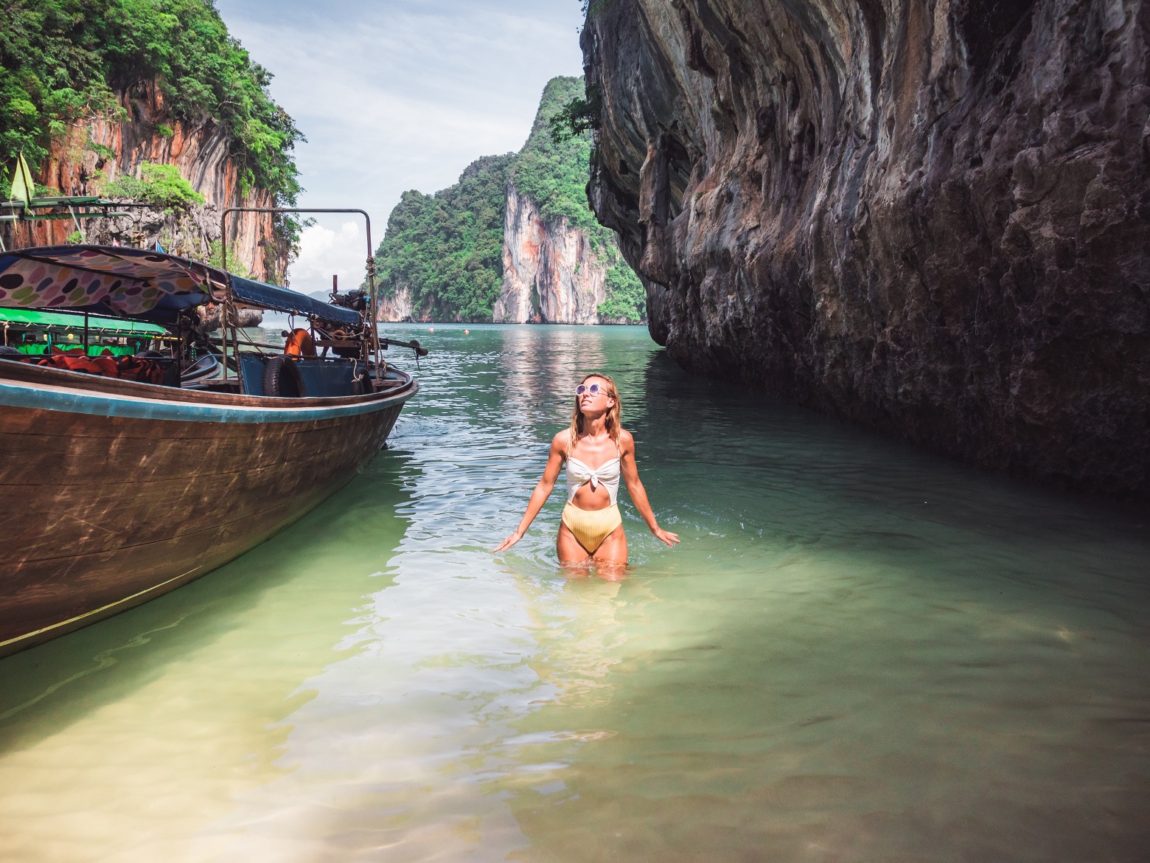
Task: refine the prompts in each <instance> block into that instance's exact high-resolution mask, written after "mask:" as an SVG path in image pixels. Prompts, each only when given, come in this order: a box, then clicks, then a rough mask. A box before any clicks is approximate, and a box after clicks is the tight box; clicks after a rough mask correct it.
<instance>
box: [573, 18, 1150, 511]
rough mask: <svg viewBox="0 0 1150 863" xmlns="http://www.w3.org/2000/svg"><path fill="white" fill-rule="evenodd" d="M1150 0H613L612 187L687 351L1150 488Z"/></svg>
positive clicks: (656, 314)
mask: <svg viewBox="0 0 1150 863" xmlns="http://www.w3.org/2000/svg"><path fill="white" fill-rule="evenodd" d="M1148 35H1150V10H1148V8H1147V6H1146V5H1144V3H1143V2H1142V0H1009V2H1005V3H1004V2H994V0H866V2H856V0H811V2H808V3H790V2H782V3H747V2H745V0H673V2H667V0H602V2H597V3H593V4H591V12H590V14H589V17H588V20H587V23H586V26H585V28H584V31H583V37H582V44H583V50H584V56H585V63H586V76H587V82H588V91H589V96H590V100H589V101H590V103H591V105H592V106H593V108H594V114H595V117H594V121H595V122H596V123H597V125H598V133H597V148H596V152H595V156H594V158H593V164H592V181H591V196H592V203H593V206H594V208H595V210H596V213H597V215H598V217H599V218H600V220H601V221H602V222H603V223H604V224H606V225H608V226H610V227H612V228H615V229H616V230H617V231H619V232H620V234H621V237H622V247H623V250H624V253H625V254H626V255H627V258H628V260H629V261H630V262H631V263H632V264H633V265H635V267H636V268H637V269H638V270H639V272H640V274H641V275H642V276H643V278H644V281H645V284H646V286H647V291H648V309H649V315H650V327H651V332H652V334H653V335H654V336H655V338H656V339H657V340H658V341H660V342H662V343H664V344H666V346H667V348H668V351H669V353H671V354H672V356H674V357H675V358H676V359H677V360H678V361H679V362H680V363H682V364H683V365H687V366H691V367H694V368H699V369H701V370H704V371H708V372H711V373H717V374H727V375H733V376H738V377H741V378H742V379H743V380H745V381H747V382H748V383H753V384H755V385H757V386H759V385H761V386H766V387H768V388H770V389H771V390H773V391H775V392H776V393H779V394H782V395H785V396H787V397H790V398H793V399H795V400H797V401H800V402H802V403H805V404H809V405H812V406H815V407H818V408H820V409H823V410H827V411H830V412H834V413H837V414H839V415H842V416H845V417H849V418H852V419H854V420H857V421H860V422H863V423H866V424H868V425H871V426H874V427H878V428H882V429H886V430H889V431H893V432H896V433H898V434H900V435H903V436H905V437H906V438H908V439H910V440H913V441H916V442H920V443H923V444H927V445H930V446H932V447H934V448H936V449H938V450H941V451H944V452H948V453H951V454H955V455H959V456H961V457H964V458H966V459H969V460H971V461H974V462H977V463H979V464H983V465H986V466H991V467H995V468H999V469H1005V470H1009V471H1011V472H1015V473H1020V474H1026V475H1032V476H1039V477H1044V478H1048V479H1052V480H1055V481H1061V482H1065V483H1067V484H1071V485H1074V486H1078V487H1085V488H1095V489H1102V490H1107V491H1117V492H1124V493H1132V494H1136V495H1141V496H1150V435H1147V433H1146V432H1147V429H1148V428H1150V182H1148V180H1150V176H1148V165H1150V122H1148V118H1150V74H1148V72H1150V69H1148V56H1150V52H1148V50H1147V49H1148V47H1150V46H1148V44H1147V43H1148V41H1150V39H1148Z"/></svg>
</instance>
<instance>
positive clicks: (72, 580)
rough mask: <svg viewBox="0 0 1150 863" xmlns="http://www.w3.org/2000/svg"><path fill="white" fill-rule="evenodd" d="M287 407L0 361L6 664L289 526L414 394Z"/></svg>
mask: <svg viewBox="0 0 1150 863" xmlns="http://www.w3.org/2000/svg"><path fill="white" fill-rule="evenodd" d="M395 383H396V386H395V387H394V388H393V389H392V390H390V391H383V392H377V393H373V394H370V395H363V396H346V397H339V398H319V399H307V398H301V399H282V398H267V397H253V396H240V395H228V394H221V393H210V392H197V391H189V390H179V389H172V388H166V387H160V386H152V385H148V384H136V383H132V382H125V381H117V380H112V379H102V378H95V377H90V376H87V375H82V374H79V373H76V372H68V371H62V370H58V369H50V368H41V367H36V366H29V365H26V364H23V363H12V362H0V495H2V497H0V501H3V503H2V504H0V655H4V654H7V653H12V652H15V651H17V650H20V649H23V648H25V647H30V646H32V645H34V644H37V643H40V642H42V641H46V640H48V639H50V638H54V637H56V636H58V635H62V634H64V633H65V632H69V631H71V630H73V629H76V628H78V627H80V626H84V625H87V624H88V623H92V622H94V621H96V620H99V619H101V618H103V617H107V616H109V615H111V614H115V613H117V612H119V611H122V610H124V609H126V608H129V607H131V606H133V605H137V604H139V603H142V602H145V601H147V600H148V599H152V598H154V597H156V596H159V595H160V594H162V593H165V592H167V591H169V590H172V589H173V588H175V587H178V586H179V585H181V584H184V583H186V582H188V581H190V580H192V579H194V578H196V577H198V576H200V575H203V574H204V573H206V572H209V571H211V570H212V569H214V568H216V567H218V566H220V565H222V564H224V563H226V562H228V561H229V560H232V559H233V558H235V557H237V556H239V555H240V554H243V553H244V552H245V551H247V550H249V549H251V548H253V547H254V546H256V545H258V544H259V543H261V542H263V541H264V540H265V539H267V538H268V537H269V536H271V535H272V534H274V533H275V532H276V531H278V530H280V529H281V528H283V527H284V526H286V525H287V524H289V523H290V522H292V521H294V520H296V519H298V518H299V517H300V516H302V515H303V514H304V513H306V512H307V511H308V510H310V509H312V508H313V507H314V506H315V505H316V504H318V503H319V502H320V501H322V500H323V499H324V498H326V497H328V496H329V495H330V494H331V493H332V492H334V491H335V490H336V489H338V488H339V487H341V486H342V485H344V484H345V483H347V482H348V481H349V480H350V479H351V478H352V477H353V476H354V475H355V473H356V471H357V470H358V469H359V468H360V467H361V466H362V465H363V464H364V463H365V462H366V461H367V460H368V459H370V458H371V457H372V456H374V455H375V454H376V452H377V451H378V450H379V448H380V447H381V446H382V445H383V443H384V441H385V440H386V438H387V435H388V434H389V432H390V431H391V429H392V427H393V426H394V424H395V421H396V419H397V418H398V416H399V413H400V411H401V409H402V407H403V404H404V403H405V402H406V401H407V399H408V398H410V397H411V396H412V395H414V394H415V392H416V390H417V386H416V384H415V383H414V381H412V380H411V379H410V377H408V376H402V379H398V380H396V381H395Z"/></svg>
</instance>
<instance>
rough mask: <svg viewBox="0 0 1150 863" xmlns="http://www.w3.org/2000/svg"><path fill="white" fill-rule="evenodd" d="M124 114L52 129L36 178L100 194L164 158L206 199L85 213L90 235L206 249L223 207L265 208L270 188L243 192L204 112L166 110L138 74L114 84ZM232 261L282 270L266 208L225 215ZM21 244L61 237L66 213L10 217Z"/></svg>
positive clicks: (259, 273)
mask: <svg viewBox="0 0 1150 863" xmlns="http://www.w3.org/2000/svg"><path fill="white" fill-rule="evenodd" d="M117 95H118V98H119V101H120V104H121V106H122V107H123V109H124V116H123V118H122V119H119V118H113V117H111V116H107V115H101V116H92V117H87V118H84V119H82V120H80V121H78V122H77V123H76V124H74V125H73V126H71V127H69V128H68V130H67V132H66V133H65V134H64V135H62V136H59V137H57V138H56V139H55V140H54V141H53V143H52V147H51V150H50V155H49V158H48V159H47V160H45V162H44V163H43V164H42V165H41V166H40V168H39V171H38V175H37V177H36V180H37V181H38V182H39V183H41V184H42V185H44V186H47V187H49V188H51V189H56V190H58V191H59V192H60V194H64V195H101V194H102V193H103V190H104V188H105V186H107V184H108V183H110V182H111V181H113V180H115V179H116V178H117V177H119V176H121V175H123V174H135V173H136V172H138V170H139V167H140V165H141V164H142V163H144V162H154V163H166V164H171V165H175V166H176V167H177V168H179V171H180V174H181V175H182V176H183V177H184V179H186V180H188V181H189V182H190V183H191V185H192V186H193V188H195V190H196V191H197V192H199V193H200V194H201V195H203V196H204V198H205V200H206V204H205V205H203V206H193V207H191V208H189V210H188V211H187V212H186V213H174V214H173V213H165V212H163V211H162V210H157V209H151V208H149V209H140V210H132V211H130V212H129V215H128V216H126V217H122V218H118V219H88V220H84V221H82V222H81V223H80V228H81V229H82V230H83V232H84V235H85V236H84V238H85V240H86V241H87V242H92V243H123V244H131V245H146V246H150V245H152V244H154V243H155V242H160V243H161V244H162V245H163V246H164V248H165V249H166V250H167V251H170V252H174V253H176V254H181V255H185V256H187V257H192V258H197V259H205V258H208V257H209V256H210V255H211V254H212V250H213V246H215V247H217V249H218V246H219V240H220V215H219V214H220V212H221V211H222V210H223V209H225V208H227V207H252V208H267V207H272V206H274V202H273V196H272V195H271V194H270V193H268V192H266V191H264V190H261V189H251V190H249V191H247V192H246V193H245V192H244V190H243V189H242V188H241V186H240V180H239V173H238V170H237V167H236V165H235V164H234V163H233V162H232V161H230V160H229V146H230V143H231V142H230V140H229V138H228V136H227V135H226V133H225V131H224V130H223V129H222V128H221V127H220V126H219V125H217V124H216V123H215V122H214V121H213V120H211V119H210V118H204V119H202V120H200V121H199V122H197V123H185V122H181V121H179V120H176V119H174V118H172V117H171V116H170V114H169V113H168V111H167V110H166V108H165V104H164V95H163V92H162V91H161V90H160V89H159V88H157V87H156V86H155V84H154V83H141V84H138V85H136V86H135V87H133V88H131V89H130V90H127V91H121V92H120V93H118V94H117ZM227 228H228V239H227V245H228V252H229V256H231V255H234V256H235V258H236V259H237V260H235V266H232V261H231V260H229V267H230V268H231V269H239V270H240V271H246V272H247V273H250V274H251V275H253V276H254V277H255V278H258V279H270V280H273V281H275V280H278V279H280V278H282V276H283V273H284V270H285V269H286V266H287V262H288V255H289V251H290V250H289V249H288V248H287V247H286V244H285V243H284V241H283V240H282V238H280V237H278V236H277V234H276V232H275V230H274V229H273V224H272V219H271V217H270V216H267V215H264V214H254V213H237V214H234V215H232V216H229V218H228V225H227ZM12 230H13V232H14V233H13V239H14V240H15V242H16V243H17V244H19V245H48V244H55V243H63V242H65V241H66V240H67V238H68V237H69V236H70V235H72V234H73V232H74V231H75V230H76V224H74V223H73V222H72V221H71V220H60V221H44V222H28V223H22V224H19V225H17V226H15V227H14V228H13V229H12Z"/></svg>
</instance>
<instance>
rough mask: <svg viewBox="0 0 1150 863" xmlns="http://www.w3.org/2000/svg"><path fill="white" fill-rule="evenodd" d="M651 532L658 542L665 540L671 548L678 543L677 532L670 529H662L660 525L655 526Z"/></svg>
mask: <svg viewBox="0 0 1150 863" xmlns="http://www.w3.org/2000/svg"><path fill="white" fill-rule="evenodd" d="M651 533H653V534H655V538H656V539H658V540H659V541H660V542H665V543H666V544H667V545H669V546H671V547H672V548H674V547H675V546H676V545H678V544H679V534H677V533H671V531H669V530H663V528H661V527H657V528H655V529H654V530H653V531H651Z"/></svg>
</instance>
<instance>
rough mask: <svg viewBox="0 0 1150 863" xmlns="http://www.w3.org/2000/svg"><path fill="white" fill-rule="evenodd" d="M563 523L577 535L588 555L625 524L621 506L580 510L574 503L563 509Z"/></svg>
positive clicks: (576, 537) (613, 505) (614, 505)
mask: <svg viewBox="0 0 1150 863" xmlns="http://www.w3.org/2000/svg"><path fill="white" fill-rule="evenodd" d="M563 523H564V524H565V525H567V529H568V530H569V531H571V532H572V533H573V534H575V539H577V540H578V541H579V544H580V545H581V546H583V548H584V550H586V552H587V553H588V554H594V553H595V549H597V548H598V547H599V546H601V545H602V544H603V540H605V539H606V538H607V537H608V536H610V535H611V532H612V531H614V530H615V528H617V527H618V526H619V525H621V524H622V523H623V516H622V515H620V514H619V505H618V504H612V505H611V506H609V507H607V508H606V509H579V507H577V506H575V504H573V503H569V504H567V505H566V506H565V507H563Z"/></svg>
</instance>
